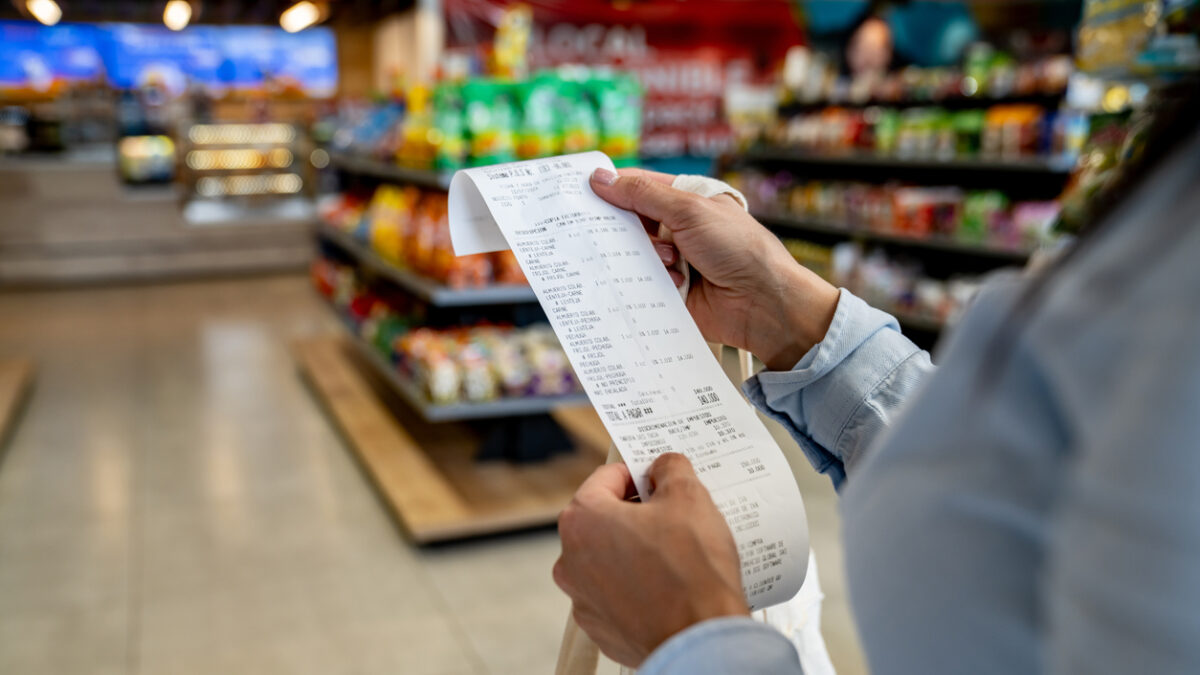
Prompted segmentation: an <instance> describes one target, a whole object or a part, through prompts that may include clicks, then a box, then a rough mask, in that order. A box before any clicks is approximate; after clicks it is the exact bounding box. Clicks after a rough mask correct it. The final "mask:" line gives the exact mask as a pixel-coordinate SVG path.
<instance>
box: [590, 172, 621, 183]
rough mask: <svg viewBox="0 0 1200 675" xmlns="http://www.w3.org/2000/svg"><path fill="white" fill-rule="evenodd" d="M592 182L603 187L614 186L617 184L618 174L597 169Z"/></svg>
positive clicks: (593, 173)
mask: <svg viewBox="0 0 1200 675" xmlns="http://www.w3.org/2000/svg"><path fill="white" fill-rule="evenodd" d="M592 180H594V181H596V182H597V183H599V184H601V185H612V184H613V183H615V182H617V174H615V173H613V172H611V171H609V170H608V169H596V170H595V171H593V172H592Z"/></svg>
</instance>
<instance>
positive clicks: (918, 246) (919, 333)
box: [720, 96, 1075, 347]
mask: <svg viewBox="0 0 1200 675" xmlns="http://www.w3.org/2000/svg"><path fill="white" fill-rule="evenodd" d="M1030 102H1034V101H1030ZM1045 102H1046V103H1056V102H1057V97H1055V96H1048V97H1047V99H1046V101H1045ZM962 103H963V106H964V107H970V106H968V105H967V102H966V101H964V102H962ZM900 107H904V106H900ZM1074 166H1075V159H1074V158H1072V157H1067V156H1053V157H1021V158H989V157H955V158H946V159H940V158H937V157H907V156H900V155H880V154H877V153H871V152H862V151H843V152H818V151H810V150H803V149H799V148H776V147H763V146H760V147H755V148H751V149H749V150H747V151H746V152H745V153H743V154H740V155H736V156H727V157H725V158H723V159H722V161H721V162H720V168H721V169H722V170H723V171H727V170H741V169H754V170H758V171H761V172H764V173H766V174H768V175H770V173H771V172H773V171H779V172H787V173H790V174H792V175H793V176H795V177H796V178H797V180H801V181H803V180H819V181H849V182H863V183H869V184H877V185H885V184H888V183H891V182H893V181H896V180H903V181H904V182H905V183H910V184H915V185H931V186H934V185H955V186H959V187H961V188H963V189H964V190H1000V191H1003V192H1004V193H1006V194H1007V195H1009V197H1010V198H1011V199H1013V200H1034V201H1037V200H1047V199H1053V198H1054V197H1056V196H1057V195H1058V194H1059V193H1060V192H1061V191H1062V188H1063V187H1064V186H1065V185H1066V182H1067V179H1068V177H1069V176H1070V173H1071V171H1072V169H1073V168H1074ZM755 217H756V218H757V219H758V220H759V221H760V222H762V223H763V224H764V225H766V226H767V227H768V228H770V229H771V230H772V231H774V232H775V233H776V234H777V235H779V236H780V237H794V238H799V239H805V240H809V241H812V242H813V243H816V244H818V245H822V246H831V245H834V244H836V243H838V242H841V241H857V242H861V243H866V244H873V245H875V246H877V247H882V248H885V249H894V252H895V253H897V254H901V253H902V254H903V256H902V257H905V258H909V259H916V260H918V261H920V264H921V267H922V268H923V269H924V271H925V273H926V274H928V275H929V276H930V277H932V278H935V279H949V278H951V277H954V276H959V275H966V276H974V275H980V274H984V273H987V272H989V271H992V270H995V269H997V268H1000V267H1006V266H1022V265H1024V264H1026V263H1027V262H1028V260H1029V258H1030V256H1031V255H1032V253H1033V250H1032V249H1013V248H1005V247H1002V246H998V245H995V244H988V243H982V242H980V243H976V242H967V241H958V240H953V239H949V238H945V237H914V236H907V235H904V234H900V233H893V232H878V231H873V230H870V229H867V228H864V227H855V226H851V225H849V224H847V223H837V222H827V221H820V220H813V219H808V218H804V217H799V216H797V215H793V214H790V213H786V212H779V211H770V210H766V211H760V212H757V213H755ZM884 309H887V308H884ZM889 311H891V313H892V314H893V315H894V316H895V317H896V319H897V320H898V321H899V322H900V324H901V325H902V326H903V327H904V328H905V330H906V332H909V331H911V332H912V333H914V334H915V337H914V339H915V340H916V341H917V342H918V344H921V345H922V346H927V347H928V346H932V345H933V343H934V341H935V340H936V337H937V336H938V334H939V333H940V332H941V331H942V330H943V328H944V325H943V323H942V322H940V321H937V320H933V319H930V318H929V317H928V316H925V315H916V314H908V313H905V312H903V311H892V310H889Z"/></svg>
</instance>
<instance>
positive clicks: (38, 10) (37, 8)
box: [25, 0, 62, 26]
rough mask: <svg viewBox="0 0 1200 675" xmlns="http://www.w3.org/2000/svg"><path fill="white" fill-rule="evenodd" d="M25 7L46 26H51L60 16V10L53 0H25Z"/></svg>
mask: <svg viewBox="0 0 1200 675" xmlns="http://www.w3.org/2000/svg"><path fill="white" fill-rule="evenodd" d="M25 9H27V10H29V13H30V14H32V15H33V18H35V19H37V20H38V21H41V22H42V23H44V24H46V25H47V26H53V25H54V24H56V23H58V20H59V19H61V18H62V10H61V9H59V7H58V3H57V2H55V1H54V0H25Z"/></svg>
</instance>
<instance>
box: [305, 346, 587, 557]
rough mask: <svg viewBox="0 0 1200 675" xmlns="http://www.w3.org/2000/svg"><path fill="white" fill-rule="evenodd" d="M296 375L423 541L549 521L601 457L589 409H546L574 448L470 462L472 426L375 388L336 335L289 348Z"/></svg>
mask: <svg viewBox="0 0 1200 675" xmlns="http://www.w3.org/2000/svg"><path fill="white" fill-rule="evenodd" d="M292 351H293V355H294V356H295V359H296V362H297V364H298V366H299V368H300V371H301V374H302V376H303V377H304V378H305V379H306V380H307V381H308V383H309V384H310V385H311V387H312V389H313V392H314V393H315V394H316V396H317V398H318V400H319V401H320V402H321V404H322V405H323V406H324V407H325V409H326V410H327V411H328V413H329V415H330V417H331V418H332V419H333V421H334V423H335V424H336V426H337V428H338V430H339V431H340V432H341V433H342V435H343V436H344V437H345V439H346V442H347V445H348V446H349V447H350V449H351V450H352V451H353V452H354V454H355V456H356V457H357V458H358V460H359V462H360V464H361V465H362V467H363V470H364V472H365V473H366V474H367V476H368V477H369V478H370V479H371V481H372V482H373V483H374V484H375V486H376V488H377V489H378V491H379V494H380V497H381V498H382V499H383V500H384V503H385V504H386V505H387V506H388V507H389V509H390V510H391V512H392V514H393V515H394V516H395V518H396V521H397V523H398V524H399V525H400V526H401V527H402V528H403V529H404V530H405V532H406V533H407V534H408V536H409V538H410V539H411V540H412V541H414V542H415V543H418V544H427V543H433V542H440V541H448V540H454V539H462V538H465V537H474V536H480V535H486V534H494V533H497V532H507V531H512V530H520V529H525V528H530V527H541V526H546V525H550V524H553V523H554V522H555V520H557V518H558V513H559V512H560V511H561V510H562V508H563V507H564V506H566V504H567V502H568V501H570V499H571V495H572V494H573V493H574V491H575V489H576V488H577V487H578V486H579V484H580V483H582V482H583V480H584V478H586V477H587V475H588V474H589V473H591V471H592V470H593V469H595V468H596V467H597V466H599V465H600V464H601V463H603V462H604V458H605V455H606V453H607V448H608V443H609V440H608V435H607V434H606V433H605V431H604V427H603V425H602V424H601V422H600V420H599V418H598V417H596V414H595V412H594V411H593V410H592V409H591V408H589V407H575V408H569V409H558V410H554V411H553V412H551V416H552V418H553V420H554V422H555V423H556V424H557V425H559V426H560V427H561V428H562V429H563V430H564V432H565V434H566V435H567V437H568V438H569V439H570V441H571V442H572V446H573V447H574V448H576V451H575V452H570V453H565V454H558V455H555V456H554V457H551V458H550V459H548V460H546V461H544V462H539V463H536V464H514V463H511V462H496V461H487V462H480V461H478V454H479V448H480V445H481V442H480V438H479V436H478V434H477V433H476V432H475V431H474V430H473V429H471V428H470V427H467V426H464V425H459V424H430V423H428V422H426V421H425V420H423V419H421V417H420V416H418V415H415V414H414V413H413V411H412V410H411V409H409V408H408V406H405V405H402V404H400V402H398V401H393V400H391V398H390V397H389V396H388V395H387V392H383V393H381V392H380V391H379V389H378V387H376V386H375V383H374V378H372V377H371V375H373V374H375V373H376V372H377V371H374V370H372V369H363V368H361V367H360V366H359V364H358V361H359V360H360V359H358V358H356V356H358V355H357V354H356V353H355V350H354V349H353V348H352V347H350V346H349V345H348V344H346V341H345V340H344V339H342V338H325V339H315V340H307V341H303V342H299V343H296V344H295V345H294V346H293V349H292Z"/></svg>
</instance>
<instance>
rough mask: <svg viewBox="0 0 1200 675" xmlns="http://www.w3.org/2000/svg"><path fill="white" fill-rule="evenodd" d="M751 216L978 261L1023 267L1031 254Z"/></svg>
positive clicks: (805, 230)
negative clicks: (986, 259)
mask: <svg viewBox="0 0 1200 675" xmlns="http://www.w3.org/2000/svg"><path fill="white" fill-rule="evenodd" d="M754 217H755V218H757V219H758V221H759V222H761V223H762V224H763V225H766V226H767V227H773V228H776V229H779V230H786V231H789V232H795V233H797V234H801V235H803V234H816V235H825V236H834V237H841V238H844V239H857V240H862V241H873V242H879V243H883V244H894V245H897V246H904V247H907V248H914V249H927V250H931V251H941V252H946V253H960V254H964V255H972V256H977V257H981V258H993V259H997V260H1003V261H1008V262H1012V263H1014V264H1024V263H1025V262H1026V261H1027V260H1028V259H1029V256H1030V255H1031V251H1028V250H1018V249H1006V248H1000V247H998V246H988V245H984V244H974V243H970V242H963V241H955V240H953V239H945V238H937V237H912V236H907V235H903V234H892V233H887V232H876V231H873V230H868V229H865V228H861V227H847V226H845V225H841V224H838V223H828V222H821V221H814V220H808V219H803V218H795V217H792V216H787V215H773V214H768V213H755V214H754Z"/></svg>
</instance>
